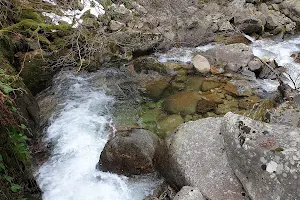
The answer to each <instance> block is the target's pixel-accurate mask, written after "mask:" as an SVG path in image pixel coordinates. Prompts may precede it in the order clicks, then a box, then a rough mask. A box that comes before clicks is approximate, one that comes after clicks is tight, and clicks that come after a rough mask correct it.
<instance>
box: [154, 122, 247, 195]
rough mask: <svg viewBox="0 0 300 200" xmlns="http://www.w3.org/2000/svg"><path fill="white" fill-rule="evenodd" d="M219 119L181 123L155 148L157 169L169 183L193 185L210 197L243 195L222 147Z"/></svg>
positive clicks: (181, 185) (180, 185) (179, 185)
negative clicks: (163, 144) (163, 146)
mask: <svg viewBox="0 0 300 200" xmlns="http://www.w3.org/2000/svg"><path fill="white" fill-rule="evenodd" d="M221 121H222V120H221V118H206V119H201V120H198V121H194V122H187V123H185V124H183V125H181V126H180V127H179V128H178V130H177V131H176V133H174V134H173V135H171V136H170V137H169V138H168V139H167V141H166V146H165V148H166V149H164V150H161V151H159V152H160V154H161V155H160V156H159V157H158V162H157V163H158V170H159V172H160V173H161V174H162V175H163V176H164V177H165V178H166V179H167V180H168V181H169V182H170V183H173V184H174V185H176V186H178V187H179V188H181V187H183V186H186V185H189V186H191V187H195V188H197V189H199V190H200V191H201V193H202V194H203V196H205V197H206V198H207V199H210V200H220V199H228V200H239V199H246V198H245V197H244V196H243V194H244V191H243V189H242V186H241V184H240V183H239V181H238V179H237V178H236V177H235V175H234V172H233V171H232V170H231V168H230V166H229V164H228V161H227V157H226V153H225V152H224V150H223V141H222V136H221V134H220V126H221Z"/></svg>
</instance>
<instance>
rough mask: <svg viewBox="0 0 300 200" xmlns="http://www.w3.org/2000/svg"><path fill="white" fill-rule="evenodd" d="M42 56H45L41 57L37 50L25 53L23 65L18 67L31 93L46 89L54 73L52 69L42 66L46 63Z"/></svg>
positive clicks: (34, 93)
mask: <svg viewBox="0 0 300 200" xmlns="http://www.w3.org/2000/svg"><path fill="white" fill-rule="evenodd" d="M43 58H45V59H46V58H47V57H42V55H41V54H40V53H39V51H38V50H37V51H35V52H32V53H30V54H27V56H26V57H25V61H24V66H23V68H22V69H20V70H22V71H21V74H20V76H21V77H22V78H23V81H24V83H25V85H26V86H27V87H28V89H29V90H30V91H31V92H32V94H33V95H36V94H37V93H39V92H41V91H42V90H43V89H46V88H47V87H48V86H49V84H50V81H51V79H52V77H53V75H54V74H55V71H54V70H52V69H46V68H44V67H45V66H46V63H45V61H44V59H43Z"/></svg>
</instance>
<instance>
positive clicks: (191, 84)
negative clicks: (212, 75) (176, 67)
mask: <svg viewBox="0 0 300 200" xmlns="http://www.w3.org/2000/svg"><path fill="white" fill-rule="evenodd" d="M204 81H205V77H199V76H196V77H190V78H189V79H188V80H187V81H186V84H185V85H186V86H185V90H186V91H199V90H200V89H201V87H202V84H203V82H204Z"/></svg>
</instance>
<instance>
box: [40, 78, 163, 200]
mask: <svg viewBox="0 0 300 200" xmlns="http://www.w3.org/2000/svg"><path fill="white" fill-rule="evenodd" d="M96 76H97V75H95V74H93V75H81V76H79V75H74V74H73V73H71V72H62V73H61V74H60V75H59V76H58V77H57V78H56V79H55V81H54V86H53V89H52V92H54V93H55V96H56V98H57V99H58V103H59V104H58V106H59V109H58V111H57V113H55V114H54V115H53V118H52V119H51V122H50V126H49V127H48V129H47V131H46V138H45V142H46V143H48V144H49V145H51V147H52V151H51V156H50V158H49V160H48V161H47V162H46V163H44V164H43V165H42V166H41V167H40V168H39V170H38V172H37V180H38V183H39V185H40V187H41V189H42V191H43V200H142V199H144V198H145V197H146V196H147V195H149V194H151V193H152V192H153V190H154V189H155V188H156V186H157V185H158V184H159V183H161V180H159V179H157V178H156V177H155V176H154V175H148V176H143V177H137V178H128V177H125V176H119V175H116V174H111V173H106V172H101V171H99V170H97V169H96V168H95V166H96V163H97V162H98V160H99V156H100V153H101V151H102V149H103V147H104V145H105V143H106V142H107V140H108V132H109V126H110V124H111V121H112V117H111V114H110V109H111V107H112V106H113V104H114V102H115V100H114V98H113V97H111V96H108V95H106V93H105V91H104V90H103V89H101V88H99V87H96V86H95V82H96V81H95V79H99V77H96ZM100 78H101V77H100Z"/></svg>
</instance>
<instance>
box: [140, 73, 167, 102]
mask: <svg viewBox="0 0 300 200" xmlns="http://www.w3.org/2000/svg"><path fill="white" fill-rule="evenodd" d="M171 79H172V78H169V77H168V78H163V79H161V80H157V81H154V82H153V83H149V84H147V85H146V86H144V88H145V90H146V91H145V95H146V96H147V97H150V98H152V99H154V100H156V99H159V98H160V96H161V95H162V94H163V92H164V91H165V89H166V88H167V87H168V86H169V84H170V81H171Z"/></svg>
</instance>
